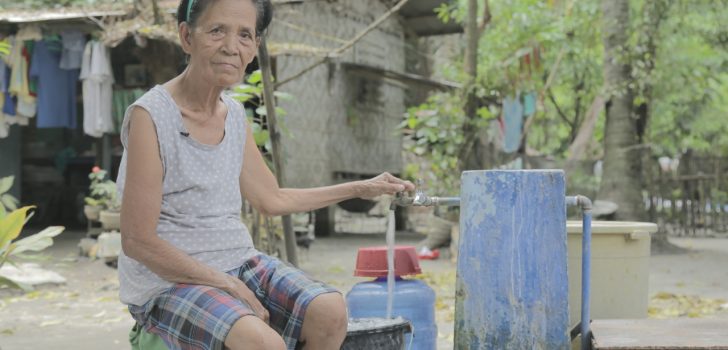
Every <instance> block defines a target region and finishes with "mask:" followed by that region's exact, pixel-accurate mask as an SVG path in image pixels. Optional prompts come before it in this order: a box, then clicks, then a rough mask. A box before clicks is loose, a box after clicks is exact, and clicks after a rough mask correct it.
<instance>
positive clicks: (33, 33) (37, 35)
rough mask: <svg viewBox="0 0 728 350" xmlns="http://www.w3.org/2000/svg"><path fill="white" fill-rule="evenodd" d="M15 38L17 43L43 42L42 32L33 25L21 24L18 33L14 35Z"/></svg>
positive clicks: (38, 27)
mask: <svg viewBox="0 0 728 350" xmlns="http://www.w3.org/2000/svg"><path fill="white" fill-rule="evenodd" d="M15 38H16V39H17V40H18V41H19V42H20V41H26V40H31V41H38V40H43V31H42V30H41V29H40V26H38V25H35V24H21V25H20V28H18V32H17V33H16V34H15Z"/></svg>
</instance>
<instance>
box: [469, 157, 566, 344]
mask: <svg viewBox="0 0 728 350" xmlns="http://www.w3.org/2000/svg"><path fill="white" fill-rule="evenodd" d="M460 194H461V204H460V207H461V209H460V210H461V212H460V230H461V233H460V244H459V254H458V266H457V286H456V297H455V298H456V301H455V349H459V350H460V349H473V350H474V349H568V348H569V347H570V344H569V310H568V300H569V295H568V293H569V291H568V280H567V268H566V264H567V251H566V203H565V201H564V198H565V181H564V173H563V171H560V170H538V171H533V170H531V171H528V170H520V171H500V170H498V171H467V172H464V173H463V175H462V181H461V192H460Z"/></svg>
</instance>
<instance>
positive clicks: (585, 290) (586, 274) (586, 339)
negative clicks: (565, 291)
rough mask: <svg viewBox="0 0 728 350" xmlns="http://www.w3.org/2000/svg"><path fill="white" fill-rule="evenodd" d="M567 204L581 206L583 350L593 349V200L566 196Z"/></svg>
mask: <svg viewBox="0 0 728 350" xmlns="http://www.w3.org/2000/svg"><path fill="white" fill-rule="evenodd" d="M566 204H567V205H576V206H579V207H581V211H582V230H581V232H582V237H581V350H591V341H590V340H591V330H590V329H589V325H590V321H591V320H590V315H589V313H590V309H589V306H590V305H589V304H590V303H589V301H590V299H591V222H592V202H591V200H590V199H589V198H587V197H585V196H579V195H577V196H571V197H566Z"/></svg>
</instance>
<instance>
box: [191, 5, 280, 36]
mask: <svg viewBox="0 0 728 350" xmlns="http://www.w3.org/2000/svg"><path fill="white" fill-rule="evenodd" d="M213 1H215V0H181V1H180V3H179V7H177V24H180V23H182V22H187V24H188V25H189V26H190V27H194V26H195V25H196V24H197V20H198V19H199V18H200V16H201V15H202V13H203V12H205V10H207V7H209V6H210V4H212V2H213ZM250 1H251V2H252V3H253V6H255V10H256V16H255V18H256V21H255V35H256V36H262V35H265V30H266V29H267V28H268V25H269V24H270V22H271V20H272V19H273V5H272V4H271V2H270V0H250ZM190 2H192V3H190Z"/></svg>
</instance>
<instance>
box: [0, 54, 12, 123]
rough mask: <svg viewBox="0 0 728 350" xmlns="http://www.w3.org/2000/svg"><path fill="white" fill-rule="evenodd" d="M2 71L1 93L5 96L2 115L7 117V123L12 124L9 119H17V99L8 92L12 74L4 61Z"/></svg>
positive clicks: (0, 66) (1, 62) (0, 62)
mask: <svg viewBox="0 0 728 350" xmlns="http://www.w3.org/2000/svg"><path fill="white" fill-rule="evenodd" d="M0 69H1V70H2V71H3V74H2V81H0V93H2V95H3V105H2V113H3V114H5V116H6V118H5V121H6V122H10V120H8V118H7V117H15V97H13V96H12V95H10V92H9V91H8V87H9V86H10V73H11V72H10V67H9V66H8V65H6V64H5V62H4V61H0Z"/></svg>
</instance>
